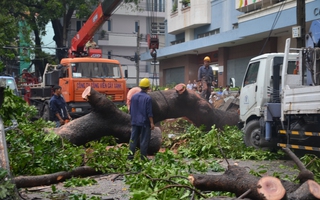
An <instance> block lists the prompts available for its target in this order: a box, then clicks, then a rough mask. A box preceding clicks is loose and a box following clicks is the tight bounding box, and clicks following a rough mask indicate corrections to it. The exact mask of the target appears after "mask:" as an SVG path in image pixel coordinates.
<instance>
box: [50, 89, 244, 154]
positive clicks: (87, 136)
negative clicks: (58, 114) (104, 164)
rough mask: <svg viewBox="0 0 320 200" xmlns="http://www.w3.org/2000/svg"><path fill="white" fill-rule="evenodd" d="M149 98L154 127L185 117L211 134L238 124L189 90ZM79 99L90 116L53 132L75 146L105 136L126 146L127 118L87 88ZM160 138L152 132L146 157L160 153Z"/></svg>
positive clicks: (232, 116)
mask: <svg viewBox="0 0 320 200" xmlns="http://www.w3.org/2000/svg"><path fill="white" fill-rule="evenodd" d="M180 86H181V85H180ZM149 94H150V96H151V98H152V109H153V115H154V122H155V123H157V122H160V121H162V120H165V119H168V118H179V117H186V118H188V119H189V120H190V121H192V123H194V124H195V125H196V126H198V127H199V126H201V125H205V126H206V129H207V130H211V127H212V126H213V125H216V127H217V128H223V126H224V125H236V124H237V122H238V114H237V113H235V112H225V111H221V110H217V109H214V108H213V107H212V105H211V104H210V103H208V102H207V101H206V100H205V99H203V98H201V97H200V96H199V94H197V93H195V92H194V91H192V90H184V91H183V92H182V93H179V92H178V90H175V89H172V90H167V91H155V92H150V93H149ZM83 97H84V98H86V99H87V100H88V102H89V103H90V105H91V107H92V111H91V113H89V114H87V115H85V116H83V117H80V118H78V119H75V120H73V121H71V122H70V123H68V124H66V125H64V126H62V127H60V128H58V129H56V130H55V132H56V133H57V134H59V135H60V136H62V137H63V138H66V139H68V140H69V141H70V142H72V143H74V144H77V145H82V144H85V143H87V142H89V141H92V140H96V139H99V138H101V137H102V136H107V135H112V136H114V137H116V138H117V142H118V143H128V142H129V139H130V134H131V125H130V119H131V118H130V115H129V114H126V113H124V112H122V111H120V110H119V109H118V108H117V107H116V106H115V104H114V103H113V102H112V101H110V100H109V99H108V98H106V97H105V95H103V94H100V93H99V92H97V91H95V90H94V89H92V88H91V87H88V88H86V90H85V91H84V92H83ZM161 137H162V136H161V132H160V130H159V129H155V130H154V131H152V134H151V141H150V145H149V154H154V153H156V152H157V151H158V150H159V149H160V146H161Z"/></svg>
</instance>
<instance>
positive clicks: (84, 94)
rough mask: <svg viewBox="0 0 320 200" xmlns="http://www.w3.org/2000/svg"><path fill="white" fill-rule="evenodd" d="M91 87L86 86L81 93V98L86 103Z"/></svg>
mask: <svg viewBox="0 0 320 200" xmlns="http://www.w3.org/2000/svg"><path fill="white" fill-rule="evenodd" d="M90 92H91V86H88V87H87V88H86V89H85V90H84V91H83V92H82V98H83V99H84V100H86V101H88V96H90V95H91V93H90Z"/></svg>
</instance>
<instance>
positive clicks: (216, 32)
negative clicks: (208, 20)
mask: <svg viewBox="0 0 320 200" xmlns="http://www.w3.org/2000/svg"><path fill="white" fill-rule="evenodd" d="M219 33H220V29H219V28H217V29H214V30H212V31H209V32H206V33H202V34H199V35H198V38H203V37H208V36H210V35H216V34H219Z"/></svg>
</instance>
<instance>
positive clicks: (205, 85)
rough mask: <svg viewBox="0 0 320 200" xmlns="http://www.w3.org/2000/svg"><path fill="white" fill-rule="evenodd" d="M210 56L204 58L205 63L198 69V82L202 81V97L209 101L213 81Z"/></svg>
mask: <svg viewBox="0 0 320 200" xmlns="http://www.w3.org/2000/svg"><path fill="white" fill-rule="evenodd" d="M210 62H211V61H210V57H209V56H206V57H205V58H204V59H203V65H202V66H201V67H199V70H198V82H200V83H202V92H201V97H203V98H205V99H206V100H207V101H209V97H210V94H211V86H212V82H213V71H212V68H211V67H210V65H209V63H210Z"/></svg>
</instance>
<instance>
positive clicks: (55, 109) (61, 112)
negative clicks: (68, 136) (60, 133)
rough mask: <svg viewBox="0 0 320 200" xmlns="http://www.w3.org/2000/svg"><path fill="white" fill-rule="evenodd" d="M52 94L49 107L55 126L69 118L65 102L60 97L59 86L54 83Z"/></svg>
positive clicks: (67, 120)
mask: <svg viewBox="0 0 320 200" xmlns="http://www.w3.org/2000/svg"><path fill="white" fill-rule="evenodd" d="M53 92H54V93H53V96H52V97H51V99H50V109H51V112H52V114H53V121H54V122H55V123H56V127H60V126H62V125H64V124H66V123H68V122H69V121H70V120H71V117H70V115H69V112H68V110H67V104H66V102H65V100H64V98H63V97H62V95H61V94H62V92H61V87H60V86H59V85H56V86H54V87H53Z"/></svg>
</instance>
